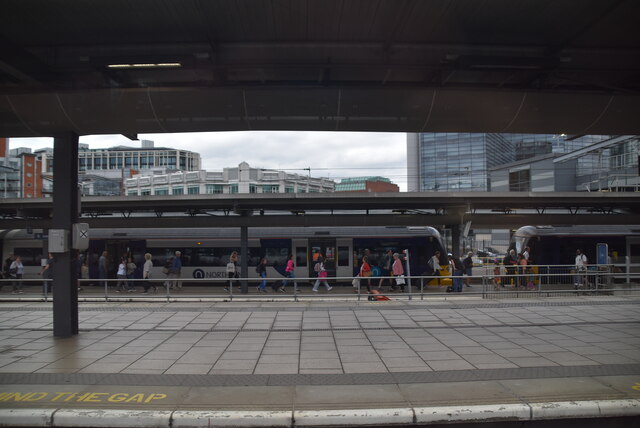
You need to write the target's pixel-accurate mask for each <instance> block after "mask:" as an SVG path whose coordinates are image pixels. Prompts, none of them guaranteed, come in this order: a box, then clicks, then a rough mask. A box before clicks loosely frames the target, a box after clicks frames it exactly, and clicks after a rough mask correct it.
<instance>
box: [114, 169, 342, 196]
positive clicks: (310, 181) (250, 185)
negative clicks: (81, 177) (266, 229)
mask: <svg viewBox="0 0 640 428" xmlns="http://www.w3.org/2000/svg"><path fill="white" fill-rule="evenodd" d="M124 187H125V194H126V195H127V196H146V195H201V194H202V195H206V194H209V195H210V194H221V193H315V192H333V191H334V189H335V183H334V182H333V181H332V180H329V179H327V178H314V177H310V176H306V175H299V174H291V173H287V172H284V171H276V170H270V169H262V168H252V167H251V166H250V165H249V164H248V163H246V162H242V163H241V164H240V165H238V166H237V167H233V168H224V169H223V170H222V171H178V172H166V173H162V174H149V173H144V174H143V173H141V174H137V175H134V176H133V177H132V178H130V179H126V180H125V181H124Z"/></svg>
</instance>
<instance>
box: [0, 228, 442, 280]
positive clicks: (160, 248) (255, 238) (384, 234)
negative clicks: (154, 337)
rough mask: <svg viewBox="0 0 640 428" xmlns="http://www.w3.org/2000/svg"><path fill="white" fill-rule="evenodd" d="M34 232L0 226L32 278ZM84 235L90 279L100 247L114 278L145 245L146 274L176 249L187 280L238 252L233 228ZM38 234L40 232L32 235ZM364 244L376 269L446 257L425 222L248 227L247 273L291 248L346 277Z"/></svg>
mask: <svg viewBox="0 0 640 428" xmlns="http://www.w3.org/2000/svg"><path fill="white" fill-rule="evenodd" d="M36 235H37V234H36V233H33V232H32V233H28V231H26V230H6V231H1V232H0V239H1V240H2V252H3V259H5V258H6V257H8V255H9V254H14V255H20V256H21V258H22V262H23V264H24V266H25V276H24V277H25V278H36V277H37V273H38V272H40V266H41V263H42V259H43V258H44V257H46V256H44V255H45V254H46V249H43V247H44V241H43V240H42V238H41V237H40V236H39V235H40V234H38V236H36ZM89 235H90V242H89V249H88V250H87V251H86V252H84V255H83V256H84V257H85V258H86V260H87V262H88V266H89V276H90V278H92V279H97V278H98V259H99V257H100V255H101V254H102V253H103V251H107V254H108V260H109V262H108V266H109V271H110V272H109V275H108V276H109V278H115V271H116V269H117V265H118V260H119V258H120V257H122V256H126V257H131V258H132V260H133V262H134V263H135V264H136V265H137V266H138V269H137V270H136V272H135V274H134V278H141V276H142V265H143V263H144V254H145V253H150V254H151V256H152V261H153V270H152V272H151V275H152V277H153V278H164V277H165V275H164V274H163V273H162V268H163V266H164V265H165V262H166V261H167V260H169V259H170V258H171V257H173V256H174V254H175V252H176V251H180V252H181V260H182V264H183V267H182V273H181V277H182V279H183V281H185V282H188V280H189V279H190V278H196V279H207V278H208V279H218V280H219V279H222V278H226V277H227V274H226V265H227V263H228V262H229V256H230V254H231V253H232V252H233V251H237V252H238V254H240V231H239V229H238V228H181V229H157V228H146V229H92V230H90V232H89ZM38 237H39V238H40V239H36V238H38ZM365 250H368V252H369V262H370V264H371V265H372V267H373V269H374V271H375V273H376V274H378V275H380V273H381V270H380V265H381V263H382V259H383V256H384V254H385V253H386V252H387V251H388V250H392V251H393V252H398V253H403V252H407V253H408V257H407V258H408V264H407V266H406V267H407V268H408V269H409V270H410V272H411V274H412V275H427V274H429V273H430V269H429V267H428V260H429V259H430V258H431V257H432V256H433V254H434V253H435V251H436V250H437V251H440V254H441V263H442V264H443V265H445V264H447V260H446V254H447V251H446V248H445V245H444V243H443V240H442V237H441V235H440V233H439V232H438V230H437V229H435V228H433V227H429V226H416V227H395V226H387V227H329V228H322V227H299V228H296V227H287V228H284V227H282V228H250V229H249V239H248V260H247V264H248V266H249V269H248V275H249V277H251V278H257V277H258V274H257V273H256V271H255V266H257V264H258V262H259V261H260V259H261V258H262V257H266V258H267V266H268V268H267V276H268V277H270V278H274V277H275V278H278V277H282V276H283V274H284V267H285V266H286V261H287V259H288V257H289V255H290V254H293V255H294V256H295V258H294V260H295V266H296V267H295V276H296V277H297V278H313V277H315V276H316V273H315V272H314V271H313V267H314V264H315V260H316V259H317V258H318V257H319V256H320V255H321V256H323V257H324V258H325V268H326V269H327V271H328V274H329V277H342V278H345V277H352V276H355V275H357V273H358V271H359V269H360V263H361V260H362V256H363V255H364V254H365ZM405 257H406V256H405ZM344 281H345V282H348V281H347V280H346V279H345V280H344ZM194 283H195V282H194ZM199 283H200V284H201V283H202V282H199ZM205 283H206V281H205Z"/></svg>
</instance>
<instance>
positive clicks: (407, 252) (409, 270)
mask: <svg viewBox="0 0 640 428" xmlns="http://www.w3.org/2000/svg"><path fill="white" fill-rule="evenodd" d="M404 253H405V254H406V255H407V288H408V290H409V300H413V299H412V296H411V264H410V263H409V249H408V248H407V249H405V250H404ZM392 281H393V279H392Z"/></svg>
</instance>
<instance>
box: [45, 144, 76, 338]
mask: <svg viewBox="0 0 640 428" xmlns="http://www.w3.org/2000/svg"><path fill="white" fill-rule="evenodd" d="M53 159H54V164H53V177H54V180H53V219H52V222H51V224H52V229H64V230H67V231H69V237H68V247H69V249H70V248H71V228H72V225H73V224H74V223H77V222H78V198H79V196H78V135H77V134H74V133H66V134H63V135H60V136H57V137H55V138H54V140H53ZM54 257H55V264H54V266H53V335H54V336H58V337H69V336H73V335H75V334H78V288H77V283H78V267H77V260H76V259H77V251H74V250H69V251H67V252H64V253H55V254H54Z"/></svg>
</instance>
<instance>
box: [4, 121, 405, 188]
mask: <svg viewBox="0 0 640 428" xmlns="http://www.w3.org/2000/svg"><path fill="white" fill-rule="evenodd" d="M138 137H139V138H140V139H145V140H152V141H154V144H155V147H171V148H179V149H184V150H191V151H194V152H198V153H200V156H201V158H202V167H203V169H207V170H212V171H216V170H217V171H219V170H221V169H222V168H225V167H233V166H237V165H238V164H239V163H240V162H243V161H244V162H247V163H249V165H251V166H252V167H256V168H265V169H277V170H286V171H290V172H294V173H295V172H297V173H299V174H308V173H309V171H307V170H306V169H307V168H311V171H310V172H311V175H312V176H314V177H329V178H331V179H333V180H336V181H339V180H340V179H341V178H346V177H358V176H371V175H373V176H383V177H387V178H389V179H391V181H392V182H394V183H395V184H398V185H399V186H400V189H401V190H403V191H406V181H407V172H406V165H407V162H406V134H404V133H373V132H311V131H309V132H299V131H295V132H294V131H291V132H281V131H278V132H276V131H238V132H198V133H181V134H140V135H139V136H138ZM80 142H81V143H86V144H89V147H90V148H92V149H94V148H108V147H112V146H117V145H130V146H138V144H139V143H138V142H135V141H131V140H129V139H127V138H126V137H124V136H122V135H91V136H83V137H80ZM10 144H11V148H16V147H30V148H32V149H37V148H41V147H47V146H48V147H51V146H52V145H53V140H52V139H51V138H15V139H11V140H10Z"/></svg>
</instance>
